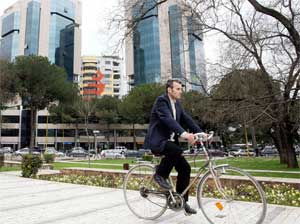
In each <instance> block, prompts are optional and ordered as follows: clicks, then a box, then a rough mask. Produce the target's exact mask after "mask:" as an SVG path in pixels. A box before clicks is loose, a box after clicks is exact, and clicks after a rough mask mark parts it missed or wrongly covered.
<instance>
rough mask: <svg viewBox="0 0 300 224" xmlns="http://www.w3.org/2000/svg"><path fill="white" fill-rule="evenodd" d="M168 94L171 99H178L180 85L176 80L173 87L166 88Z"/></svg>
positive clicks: (179, 96)
mask: <svg viewBox="0 0 300 224" xmlns="http://www.w3.org/2000/svg"><path fill="white" fill-rule="evenodd" d="M168 95H169V96H170V98H171V99H173V100H178V99H180V98H181V95H182V85H181V84H180V83H178V82H173V88H171V87H169V88H168Z"/></svg>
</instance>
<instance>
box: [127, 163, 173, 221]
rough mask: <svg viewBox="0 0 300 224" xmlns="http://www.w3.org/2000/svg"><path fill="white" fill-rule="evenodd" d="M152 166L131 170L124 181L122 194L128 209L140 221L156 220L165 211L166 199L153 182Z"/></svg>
mask: <svg viewBox="0 0 300 224" xmlns="http://www.w3.org/2000/svg"><path fill="white" fill-rule="evenodd" d="M154 172H155V169H154V167H153V166H152V165H148V164H140V165H136V166H134V167H133V168H131V169H130V170H129V171H128V173H127V175H126V176H125V179H124V185H123V193H124V197H125V201H126V204H127V206H128V208H129V209H130V210H131V211H132V213H133V214H134V215H136V216H137V217H139V218H142V219H149V220H152V219H156V218H158V217H160V216H161V215H162V214H163V213H164V212H165V211H166V209H167V198H166V195H165V194H164V192H161V191H159V186H158V185H157V184H156V182H155V181H154V180H153V174H154Z"/></svg>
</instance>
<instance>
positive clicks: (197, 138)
mask: <svg viewBox="0 0 300 224" xmlns="http://www.w3.org/2000/svg"><path fill="white" fill-rule="evenodd" d="M213 136H214V132H213V131H210V132H209V134H206V133H204V132H199V133H196V134H194V138H195V141H199V142H200V143H203V142H204V141H208V140H210V139H211V138H212V137H213Z"/></svg>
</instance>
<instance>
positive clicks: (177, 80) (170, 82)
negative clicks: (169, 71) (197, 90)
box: [166, 78, 184, 92]
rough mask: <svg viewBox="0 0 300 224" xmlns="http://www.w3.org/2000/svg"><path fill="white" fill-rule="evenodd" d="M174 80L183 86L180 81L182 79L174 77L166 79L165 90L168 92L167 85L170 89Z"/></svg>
mask: <svg viewBox="0 0 300 224" xmlns="http://www.w3.org/2000/svg"><path fill="white" fill-rule="evenodd" d="M174 82H177V83H179V84H181V85H182V86H184V85H183V83H182V81H181V80H180V79H176V78H174V79H168V81H167V83H166V92H168V88H169V87H170V88H171V89H172V88H173V84H174Z"/></svg>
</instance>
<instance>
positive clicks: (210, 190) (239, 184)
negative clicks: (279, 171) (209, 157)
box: [197, 166, 267, 224]
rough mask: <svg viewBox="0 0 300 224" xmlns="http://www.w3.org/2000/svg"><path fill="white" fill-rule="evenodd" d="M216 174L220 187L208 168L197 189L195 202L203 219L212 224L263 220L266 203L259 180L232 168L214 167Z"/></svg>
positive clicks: (245, 222)
mask: <svg viewBox="0 0 300 224" xmlns="http://www.w3.org/2000/svg"><path fill="white" fill-rule="evenodd" d="M215 174H216V175H217V177H218V179H219V183H220V186H221V187H220V188H219V189H218V187H217V186H216V182H215V181H214V180H213V178H212V174H211V172H210V171H208V172H207V173H206V174H205V175H204V176H203V177H202V178H201V180H200V183H199V185H198V189H197V200H198V204H199V207H200V209H201V210H202V212H203V214H204V216H205V217H206V219H207V220H208V221H209V222H210V223H214V224H229V223H230V224H235V223H239V224H243V223H244V224H260V223H262V222H263V220H264V218H265V215H266V209H267V203H266V197H265V193H264V191H263V189H262V188H261V186H260V185H259V183H258V182H257V181H256V180H255V179H254V178H253V177H252V176H251V175H250V174H248V173H247V172H245V171H243V170H241V169H238V168H235V167H230V166H221V167H217V168H215ZM221 192H223V193H221Z"/></svg>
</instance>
